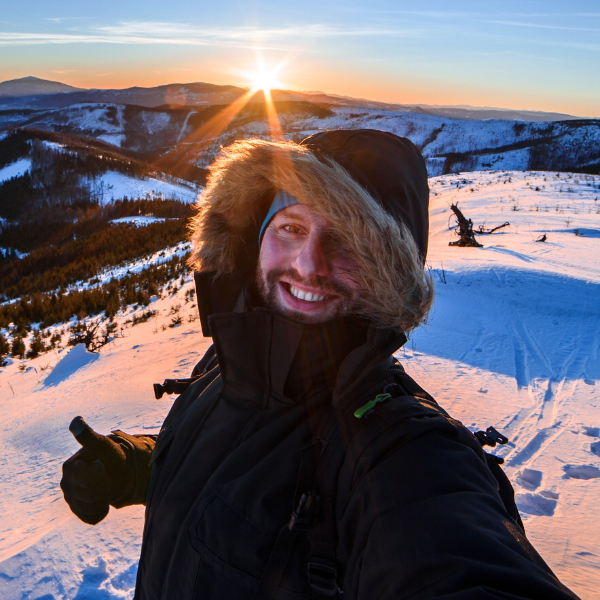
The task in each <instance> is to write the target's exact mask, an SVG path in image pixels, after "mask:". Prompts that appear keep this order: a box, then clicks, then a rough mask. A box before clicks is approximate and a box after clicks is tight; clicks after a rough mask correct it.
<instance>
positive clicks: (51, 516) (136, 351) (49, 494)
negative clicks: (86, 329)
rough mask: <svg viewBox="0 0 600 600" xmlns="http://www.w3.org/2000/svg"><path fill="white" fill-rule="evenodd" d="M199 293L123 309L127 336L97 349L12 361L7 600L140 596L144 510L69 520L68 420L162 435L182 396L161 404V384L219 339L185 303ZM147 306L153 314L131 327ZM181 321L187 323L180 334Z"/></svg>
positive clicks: (5, 408) (4, 518) (0, 552)
mask: <svg viewBox="0 0 600 600" xmlns="http://www.w3.org/2000/svg"><path fill="white" fill-rule="evenodd" d="M192 286H193V284H192V279H191V277H188V279H187V281H186V283H185V285H184V286H183V287H182V288H181V289H180V290H179V291H178V292H177V293H175V294H170V295H165V297H163V298H161V299H155V300H154V302H152V303H151V304H150V305H149V306H148V307H142V308H139V309H137V310H133V309H131V310H128V311H126V312H124V313H120V314H119V315H118V317H117V321H118V322H119V324H120V327H123V329H122V330H121V332H120V334H121V335H122V336H123V337H118V338H116V339H115V341H114V342H113V343H111V344H110V345H109V346H108V347H105V348H103V349H102V351H101V352H100V353H99V354H91V353H89V352H87V351H85V349H84V348H83V346H76V347H74V348H71V349H64V350H62V351H55V352H51V353H48V354H44V355H42V356H40V357H38V358H36V359H33V360H30V361H24V362H23V363H21V364H23V365H25V368H24V369H23V370H20V369H19V366H20V365H19V364H18V361H12V364H10V365H9V366H8V367H6V368H5V369H2V370H1V371H0V407H1V408H0V410H1V411H2V412H1V414H2V425H1V426H0V448H1V451H0V457H1V458H0V465H1V469H0V473H1V474H0V484H1V485H0V505H2V507H3V511H2V514H1V515H0V561H2V562H0V597H1V598H3V600H4V599H6V600H9V599H12V598H15V599H16V598H32V599H33V598H42V597H43V598H44V599H51V598H52V599H55V600H58V599H59V598H60V599H62V598H75V597H77V598H88V599H92V600H96V599H98V600H100V599H102V600H105V599H113V598H115V599H116V598H132V597H133V587H134V585H135V574H136V572H137V560H138V557H139V551H140V544H141V533H142V528H143V507H128V508H125V509H121V510H119V511H115V510H114V509H111V514H110V515H109V518H107V519H106V520H105V521H104V522H102V523H101V524H99V525H98V526H96V527H89V526H87V525H85V524H84V523H81V522H80V521H79V520H78V519H77V518H76V517H74V516H73V515H72V514H71V512H70V510H69V508H68V506H67V505H66V503H65V502H64V500H63V498H62V492H61V491H60V488H59V487H58V483H59V481H60V477H61V465H62V462H64V460H65V459H66V458H68V457H69V456H70V455H71V454H73V452H75V451H76V450H77V448H78V444H77V442H76V441H75V439H74V438H73V437H72V435H71V434H70V433H69V431H68V425H69V423H70V421H71V419H72V418H73V417H74V416H76V415H77V414H81V415H82V416H84V418H85V419H86V420H87V421H88V422H89V423H90V425H91V426H92V427H94V428H95V429H96V430H98V431H100V432H103V433H108V432H109V431H111V430H113V429H117V428H120V429H123V430H125V431H128V432H131V433H157V432H158V430H159V429H160V425H161V424H162V421H163V420H164V417H165V416H166V414H167V412H168V410H169V407H170V406H171V403H172V401H173V400H174V397H173V396H164V397H163V399H162V400H161V401H156V400H155V399H154V394H153V389H152V383H154V382H162V381H163V379H165V378H166V377H172V376H177V375H179V376H180V377H186V376H188V374H189V373H190V372H191V370H192V368H193V366H194V365H195V364H196V362H197V361H198V360H199V359H200V358H201V356H202V354H203V353H204V351H205V350H206V349H207V348H208V346H209V342H210V340H208V339H206V340H205V339H204V338H203V337H202V334H201V331H200V324H199V320H198V319H197V308H196V306H195V304H194V303H193V302H186V297H185V293H186V292H187V291H188V290H189V289H191V288H192ZM178 305H179V306H180V308H179V309H177V306H178ZM147 310H156V311H157V314H156V316H154V317H153V318H152V319H150V320H149V321H148V322H145V323H140V324H139V325H136V326H135V327H132V326H131V323H129V324H126V321H127V320H131V319H133V317H134V316H136V315H140V314H141V313H143V312H145V311H147ZM175 314H178V315H180V316H181V317H182V321H183V323H182V324H181V325H179V326H176V327H173V328H171V327H169V325H170V324H172V321H173V318H174V315H175ZM190 319H192V321H190ZM90 320H91V321H94V320H95V319H93V318H92V319H90ZM64 329H65V327H64V326H62V327H61V326H57V327H54V328H51V330H52V331H53V332H54V331H59V330H64ZM66 339H67V336H66V334H65V335H64V341H65V342H66Z"/></svg>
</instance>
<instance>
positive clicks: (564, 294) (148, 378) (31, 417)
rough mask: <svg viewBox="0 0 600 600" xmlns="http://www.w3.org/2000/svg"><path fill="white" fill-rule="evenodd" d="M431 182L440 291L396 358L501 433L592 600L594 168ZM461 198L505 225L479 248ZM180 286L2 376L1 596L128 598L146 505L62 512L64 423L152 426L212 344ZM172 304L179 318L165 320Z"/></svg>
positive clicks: (549, 535) (553, 556)
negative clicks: (454, 211) (98, 338)
mask: <svg viewBox="0 0 600 600" xmlns="http://www.w3.org/2000/svg"><path fill="white" fill-rule="evenodd" d="M430 186H431V189H432V198H431V239H430V250H429V255H428V265H429V266H430V268H431V274H432V276H433V278H434V280H435V283H436V294H437V296H436V301H435V305H434V308H433V311H432V314H431V317H430V319H429V322H428V324H427V325H426V326H424V327H422V328H421V329H419V330H418V331H417V332H415V333H414V334H413V336H412V338H411V340H410V341H409V342H408V344H407V345H406V347H405V348H404V349H402V350H400V351H399V352H398V357H399V359H400V360H401V361H402V362H403V364H404V365H405V367H406V369H407V371H408V372H409V373H410V374H411V375H413V376H414V377H415V378H416V379H417V381H419V382H420V383H421V384H422V385H423V386H424V387H425V389H427V390H428V391H429V392H430V393H432V394H433V395H434V396H435V397H436V398H437V399H438V401H439V402H440V403H441V404H442V406H444V407H445V408H446V409H447V410H448V411H449V412H450V413H451V414H452V415H453V416H454V417H455V418H458V419H460V420H462V421H463V422H464V423H465V425H467V426H468V427H470V428H472V429H476V428H485V427H487V426H488V425H494V426H495V427H497V428H498V429H499V430H501V431H502V432H504V433H505V434H506V435H508V437H509V438H510V443H509V445H508V446H505V447H500V448H496V449H495V451H496V452H497V453H498V454H500V455H502V456H504V457H505V458H506V464H505V467H506V472H507V473H508V475H509V476H510V478H511V480H512V481H513V482H514V485H515V489H516V491H517V500H518V504H519V507H520V509H521V511H522V515H523V518H524V521H525V527H526V531H527V533H528V536H529V537H530V539H531V540H532V542H533V544H534V545H535V547H536V548H537V549H538V550H539V552H540V553H541V554H542V556H543V558H544V559H545V560H546V561H547V562H548V563H549V565H550V566H551V567H552V568H553V569H554V570H555V572H556V573H557V575H558V576H559V577H560V578H561V580H562V581H563V582H564V583H565V584H566V585H568V586H569V587H571V588H572V589H573V590H574V591H576V592H577V593H578V594H580V595H581V597H582V598H586V599H593V598H600V593H599V592H598V589H600V550H599V547H598V542H597V540H598V539H600V520H599V519H598V515H599V514H600V360H599V354H600V267H599V266H598V264H597V256H598V255H599V250H600V207H599V206H598V204H599V201H598V200H597V199H596V198H597V197H598V196H599V195H600V193H599V186H600V177H598V176H595V177H594V176H589V175H573V176H571V177H569V176H568V175H566V174H564V173H562V174H558V175H557V174H555V173H518V172H476V173H464V174H461V175H449V176H443V177H437V178H433V179H431V180H430ZM456 201H458V202H459V207H460V208H461V209H462V210H463V211H464V213H465V215H466V216H467V217H469V218H471V219H473V221H474V223H475V224H476V225H480V224H483V223H484V222H485V225H486V226H487V227H493V226H496V225H500V224H502V223H504V222H505V221H509V222H510V227H507V228H505V229H502V230H500V231H499V232H498V233H496V234H494V235H490V236H485V235H482V236H479V241H480V242H481V243H483V244H484V247H483V248H456V247H449V246H448V242H449V241H452V240H453V239H456V236H455V234H454V233H453V232H452V231H449V230H448V224H449V223H452V222H453V218H452V217H451V212H450V210H449V204H450V202H456ZM575 231H577V233H578V235H577V234H576V233H575ZM542 234H546V236H547V241H546V242H536V241H535V240H536V239H537V238H539V237H540V236H541V235H542ZM191 285H192V282H191V278H188V280H187V282H186V284H185V285H184V286H183V288H181V289H180V290H179V291H178V292H177V294H176V295H171V296H163V298H161V299H158V300H156V301H155V302H153V303H152V304H150V306H149V307H148V308H150V309H154V310H157V311H158V313H157V316H156V317H154V318H152V319H151V320H150V321H148V322H146V323H142V324H139V325H137V326H135V327H130V326H127V327H126V328H125V329H123V335H124V337H122V338H119V339H116V340H115V341H114V343H113V344H111V345H110V346H109V347H108V348H106V349H104V350H103V351H102V352H101V353H100V354H99V355H90V354H88V353H86V352H85V351H84V350H83V349H82V348H79V347H76V348H74V349H72V350H71V351H70V353H68V354H66V351H62V352H61V353H56V354H46V355H43V356H40V357H39V358H36V359H34V360H31V361H24V362H23V363H22V364H23V366H24V368H23V370H21V369H20V368H19V367H20V364H21V363H19V361H16V360H15V361H13V363H12V364H10V365H9V366H7V367H6V368H4V369H2V370H1V371H0V410H1V414H2V424H1V425H0V448H1V450H0V484H1V485H0V504H1V505H2V507H3V510H2V512H1V513H0V597H1V598H3V599H6V600H17V599H28V600H29V599H31V600H33V599H41V598H44V600H50V599H54V600H59V599H69V600H70V599H73V598H78V599H83V598H88V599H91V600H112V599H116V598H131V597H132V596H133V586H134V582H135V572H136V564H137V557H138V555H139V549H140V537H141V531H142V526H143V511H142V509H141V508H140V507H129V508H125V509H121V510H119V511H115V510H112V509H111V513H110V515H109V517H108V518H107V519H106V520H105V521H104V522H102V523H101V524H99V525H98V526H96V527H89V526H87V525H84V524H83V523H81V522H79V521H78V520H77V519H76V518H75V517H73V516H72V515H71V514H70V513H69V510H68V508H67V506H66V505H65V503H64V501H63V500H62V496H61V493H60V489H59V488H58V482H59V480H60V465H61V463H62V462H63V461H64V460H65V459H66V458H67V457H68V456H70V455H71V454H72V453H73V452H74V451H75V450H76V449H77V443H76V442H75V440H74V439H73V438H72V436H71V435H70V434H69V432H68V430H67V427H68V424H69V422H70V420H71V419H72V417H73V416H75V415H77V414H81V415H83V416H84V417H85V418H86V419H87V420H88V422H89V423H90V424H91V425H92V426H93V427H94V428H96V429H97V430H98V431H101V432H108V431H109V430H110V429H114V428H121V429H123V430H125V431H129V432H133V433H135V432H156V431H157V430H158V428H159V426H160V423H161V422H162V419H163V418H164V416H165V415H166V413H167V411H168V409H169V406H170V404H171V402H172V400H173V397H167V396H165V397H164V398H163V400H161V401H156V400H154V398H153V394H152V386H151V384H152V383H153V382H155V381H156V382H160V381H162V380H163V378H165V377H169V376H173V375H178V376H180V377H185V376H187V375H188V374H189V373H190V372H191V369H192V367H193V365H194V364H195V362H196V361H197V360H198V359H199V358H200V357H201V355H202V353H203V352H204V351H205V349H206V348H207V347H208V343H209V340H205V339H204V338H203V337H202V335H201V332H200V326H199V322H198V320H195V321H193V322H189V321H188V317H191V318H194V316H195V311H196V308H195V307H194V306H193V305H192V304H191V303H189V302H188V303H185V292H186V291H187V290H188V289H189V288H190V287H191ZM178 304H179V305H181V308H180V309H179V314H180V315H181V316H183V317H184V319H183V321H184V322H183V324H182V325H180V326H178V327H175V328H170V327H168V325H169V324H172V318H173V316H172V314H171V312H172V310H176V306H177V305H178ZM140 310H142V309H140ZM144 310H145V309H144ZM138 312H139V311H138ZM133 315H134V312H133V311H129V312H128V313H127V314H123V315H120V316H119V321H120V323H121V324H122V325H123V326H125V322H126V321H127V320H130V319H132V317H133ZM52 367H54V369H52Z"/></svg>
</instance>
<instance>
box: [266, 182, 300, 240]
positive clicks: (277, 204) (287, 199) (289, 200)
mask: <svg viewBox="0 0 600 600" xmlns="http://www.w3.org/2000/svg"><path fill="white" fill-rule="evenodd" d="M294 204H300V202H298V200H296V198H294V196H290V195H289V194H288V193H287V192H284V191H283V190H279V191H278V192H277V193H276V194H275V198H273V202H272V203H271V208H269V212H268V213H267V216H266V217H265V220H264V221H263V222H262V225H261V226H260V233H259V234H258V245H259V246H260V244H261V242H262V237H263V234H264V232H265V229H266V228H267V225H268V224H269V221H270V220H271V219H272V218H273V217H274V216H275V214H276V213H278V212H279V211H280V210H283V209H284V208H287V207H288V206H294Z"/></svg>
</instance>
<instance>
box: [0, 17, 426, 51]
mask: <svg viewBox="0 0 600 600" xmlns="http://www.w3.org/2000/svg"><path fill="white" fill-rule="evenodd" d="M71 31H73V30H71ZM71 31H69V32H61V33H50V32H42V33H30V32H0V45H4V46H8V45H11V46H17V45H31V44H77V43H84V44H85V43H87V44H94V43H95V44H98V43H104V44H172V45H191V46H213V45H222V44H227V45H232V46H243V47H256V45H257V44H269V43H271V44H273V43H275V44H276V43H284V42H285V43H286V44H289V41H290V40H301V41H305V40H308V39H325V38H339V37H348V38H350V37H366V36H380V35H387V36H398V37H404V38H408V37H411V38H412V37H419V36H421V35H422V34H423V31H421V30H416V29H396V28H385V27H382V28H377V27H364V28H360V27H351V28H344V27H340V26H332V25H326V24H306V25H298V26H289V27H278V28H262V29H261V28H251V27H237V28H236V27H232V28H227V29H225V28H212V29H209V28H195V27H190V26H189V25H186V24H183V23H169V22H157V21H147V22H143V21H132V22H123V23H119V24H117V25H107V26H103V27H95V28H90V29H89V30H83V31H80V30H76V31H73V32H71Z"/></svg>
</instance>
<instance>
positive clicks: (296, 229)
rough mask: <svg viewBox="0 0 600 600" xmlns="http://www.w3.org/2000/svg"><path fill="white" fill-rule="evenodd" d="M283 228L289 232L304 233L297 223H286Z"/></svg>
mask: <svg viewBox="0 0 600 600" xmlns="http://www.w3.org/2000/svg"><path fill="white" fill-rule="evenodd" d="M282 229H283V230H284V231H287V232H288V233H302V230H301V229H300V227H298V226H297V225H284V226H283V227H282Z"/></svg>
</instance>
